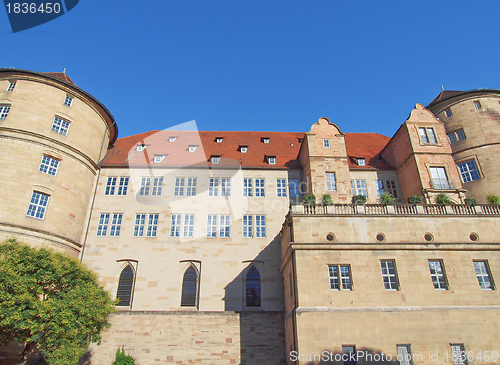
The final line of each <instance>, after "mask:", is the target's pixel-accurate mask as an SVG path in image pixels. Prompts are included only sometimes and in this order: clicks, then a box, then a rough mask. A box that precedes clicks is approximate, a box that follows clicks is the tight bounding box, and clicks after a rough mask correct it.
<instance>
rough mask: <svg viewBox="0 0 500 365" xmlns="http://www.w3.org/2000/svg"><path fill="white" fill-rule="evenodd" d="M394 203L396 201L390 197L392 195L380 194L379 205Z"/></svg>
mask: <svg viewBox="0 0 500 365" xmlns="http://www.w3.org/2000/svg"><path fill="white" fill-rule="evenodd" d="M395 201H396V199H394V198H393V197H392V195H391V194H389V193H382V194H380V204H384V205H387V204H392V203H394V202H395Z"/></svg>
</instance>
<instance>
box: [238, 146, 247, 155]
mask: <svg viewBox="0 0 500 365" xmlns="http://www.w3.org/2000/svg"><path fill="white" fill-rule="evenodd" d="M247 150H248V147H247V146H240V152H241V153H247Z"/></svg>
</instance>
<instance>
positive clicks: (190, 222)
mask: <svg viewBox="0 0 500 365" xmlns="http://www.w3.org/2000/svg"><path fill="white" fill-rule="evenodd" d="M193 231H194V214H186V215H184V237H193Z"/></svg>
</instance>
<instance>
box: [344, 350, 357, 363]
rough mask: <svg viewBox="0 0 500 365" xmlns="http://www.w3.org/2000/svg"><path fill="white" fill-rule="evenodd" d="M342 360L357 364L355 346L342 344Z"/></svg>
mask: <svg viewBox="0 0 500 365" xmlns="http://www.w3.org/2000/svg"><path fill="white" fill-rule="evenodd" d="M342 360H343V361H344V365H356V348H355V346H342Z"/></svg>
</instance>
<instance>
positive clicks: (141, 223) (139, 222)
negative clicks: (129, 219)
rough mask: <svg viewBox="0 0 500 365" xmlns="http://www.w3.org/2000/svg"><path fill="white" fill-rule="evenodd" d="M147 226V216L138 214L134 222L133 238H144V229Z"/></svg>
mask: <svg viewBox="0 0 500 365" xmlns="http://www.w3.org/2000/svg"><path fill="white" fill-rule="evenodd" d="M145 225H146V214H145V213H136V214H135V222H134V232H133V234H132V235H133V237H144V227H145Z"/></svg>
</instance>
